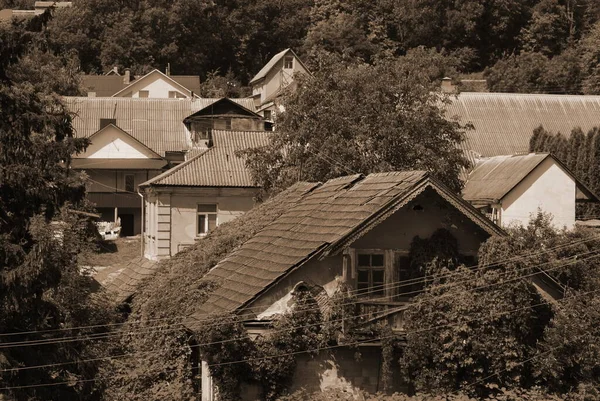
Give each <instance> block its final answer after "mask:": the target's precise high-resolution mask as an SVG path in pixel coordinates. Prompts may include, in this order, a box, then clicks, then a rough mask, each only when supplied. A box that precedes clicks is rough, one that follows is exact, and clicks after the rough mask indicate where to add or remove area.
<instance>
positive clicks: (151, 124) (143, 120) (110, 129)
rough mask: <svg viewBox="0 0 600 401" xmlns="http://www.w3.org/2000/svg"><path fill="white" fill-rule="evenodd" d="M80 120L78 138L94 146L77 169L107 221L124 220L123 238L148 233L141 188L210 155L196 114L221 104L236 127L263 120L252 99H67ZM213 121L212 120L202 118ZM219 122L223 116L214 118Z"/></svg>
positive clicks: (79, 159)
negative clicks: (196, 125)
mask: <svg viewBox="0 0 600 401" xmlns="http://www.w3.org/2000/svg"><path fill="white" fill-rule="evenodd" d="M63 100H64V103H65V105H66V106H67V107H68V109H69V110H70V111H71V112H72V113H73V114H74V119H73V128H74V130H75V134H76V136H77V137H82V138H89V139H90V140H91V142H92V143H91V145H90V146H89V147H88V149H87V150H86V151H85V152H84V153H82V154H78V155H74V156H73V159H72V162H71V167H72V168H74V169H78V170H85V172H86V173H87V175H88V177H89V185H88V188H87V189H88V192H87V196H88V199H90V200H91V201H92V202H94V203H95V204H96V206H97V210H98V212H99V213H100V214H101V215H102V218H103V220H106V221H117V219H120V221H121V225H122V230H121V235H137V234H140V233H141V232H142V198H141V195H140V194H138V193H137V188H138V185H139V184H140V183H142V182H145V181H148V180H149V179H151V178H153V177H155V176H157V175H159V174H161V173H162V172H164V171H165V170H166V169H169V168H171V167H173V166H175V165H177V164H179V163H182V162H184V161H185V160H186V157H187V158H189V157H193V156H194V155H196V154H198V153H201V152H203V151H205V150H206V149H207V147H208V144H209V142H210V139H211V136H210V132H208V133H207V135H206V136H203V137H202V138H200V137H199V136H198V135H197V134H196V133H194V128H193V127H192V126H191V124H189V123H186V122H185V121H186V119H189V118H190V117H191V116H193V115H194V114H195V113H198V112H202V111H203V110H207V109H208V110H210V106H211V105H212V104H213V103H218V104H219V105H220V106H219V112H222V113H224V114H227V113H228V110H234V112H236V113H245V114H246V115H247V116H248V118H247V119H248V121H249V122H246V123H244V122H242V120H244V117H243V116H239V115H236V116H235V118H236V126H237V125H238V124H239V125H240V126H244V125H249V126H250V125H252V124H255V125H257V126H262V124H258V123H256V121H257V119H259V118H260V117H259V116H258V115H256V114H254V113H253V112H252V110H250V109H248V108H253V107H254V106H253V102H252V100H251V99H236V100H234V101H223V100H222V99H199V98H186V99H153V98H118V97H107V98H100V97H96V98H93V97H65V98H64V99H63ZM202 116H203V118H209V119H210V115H209V114H206V113H205V114H202ZM214 117H215V119H219V118H220V116H214Z"/></svg>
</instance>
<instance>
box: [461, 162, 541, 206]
mask: <svg viewBox="0 0 600 401" xmlns="http://www.w3.org/2000/svg"><path fill="white" fill-rule="evenodd" d="M549 156H550V155H549V154H548V153H531V154H528V155H517V156H495V157H491V158H488V159H483V160H481V161H480V162H479V163H478V164H477V166H476V167H475V168H474V169H473V171H472V172H471V173H470V174H469V176H468V179H467V182H466V183H465V187H464V188H463V193H462V195H463V198H464V199H466V200H468V201H471V202H476V201H497V200H500V199H502V198H503V197H504V196H505V195H506V194H507V193H508V192H510V190H512V189H513V188H514V187H515V186H517V185H518V184H519V183H520V182H521V181H522V180H523V179H524V178H525V177H526V176H527V175H529V173H531V172H532V171H533V170H534V169H535V168H536V167H537V166H538V165H539V164H540V163H541V162H543V161H544V160H545V159H546V158H547V157H549Z"/></svg>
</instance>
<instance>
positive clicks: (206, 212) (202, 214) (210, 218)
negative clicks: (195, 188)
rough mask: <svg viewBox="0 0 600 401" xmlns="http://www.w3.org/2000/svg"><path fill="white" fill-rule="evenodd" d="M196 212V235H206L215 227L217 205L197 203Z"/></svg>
mask: <svg viewBox="0 0 600 401" xmlns="http://www.w3.org/2000/svg"><path fill="white" fill-rule="evenodd" d="M197 214H198V216H197V222H198V223H197V230H196V233H197V234H198V235H206V234H208V233H209V232H210V231H211V230H214V229H215V227H217V205H214V204H213V205H206V204H204V205H198V212H197Z"/></svg>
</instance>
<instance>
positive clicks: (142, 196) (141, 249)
mask: <svg viewBox="0 0 600 401" xmlns="http://www.w3.org/2000/svg"><path fill="white" fill-rule="evenodd" d="M137 194H138V195H139V196H140V198H141V201H142V219H141V220H142V221H141V223H142V233H141V237H142V240H141V241H140V244H141V247H140V256H141V257H142V258H143V257H144V245H145V241H144V237H145V235H146V233H145V230H144V229H145V227H144V221H145V220H146V215H145V214H144V195H142V194H141V193H140V188H139V187H138V190H137Z"/></svg>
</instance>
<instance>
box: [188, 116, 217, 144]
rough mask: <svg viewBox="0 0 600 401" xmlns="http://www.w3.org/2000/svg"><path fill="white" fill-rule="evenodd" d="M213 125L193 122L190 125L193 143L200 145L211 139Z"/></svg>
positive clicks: (207, 122) (204, 122)
mask: <svg viewBox="0 0 600 401" xmlns="http://www.w3.org/2000/svg"><path fill="white" fill-rule="evenodd" d="M211 129H212V124H211V122H210V121H192V122H191V123H190V131H191V134H192V141H193V142H194V143H198V142H200V141H205V140H208V139H210V138H209V137H210V131H211Z"/></svg>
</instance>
